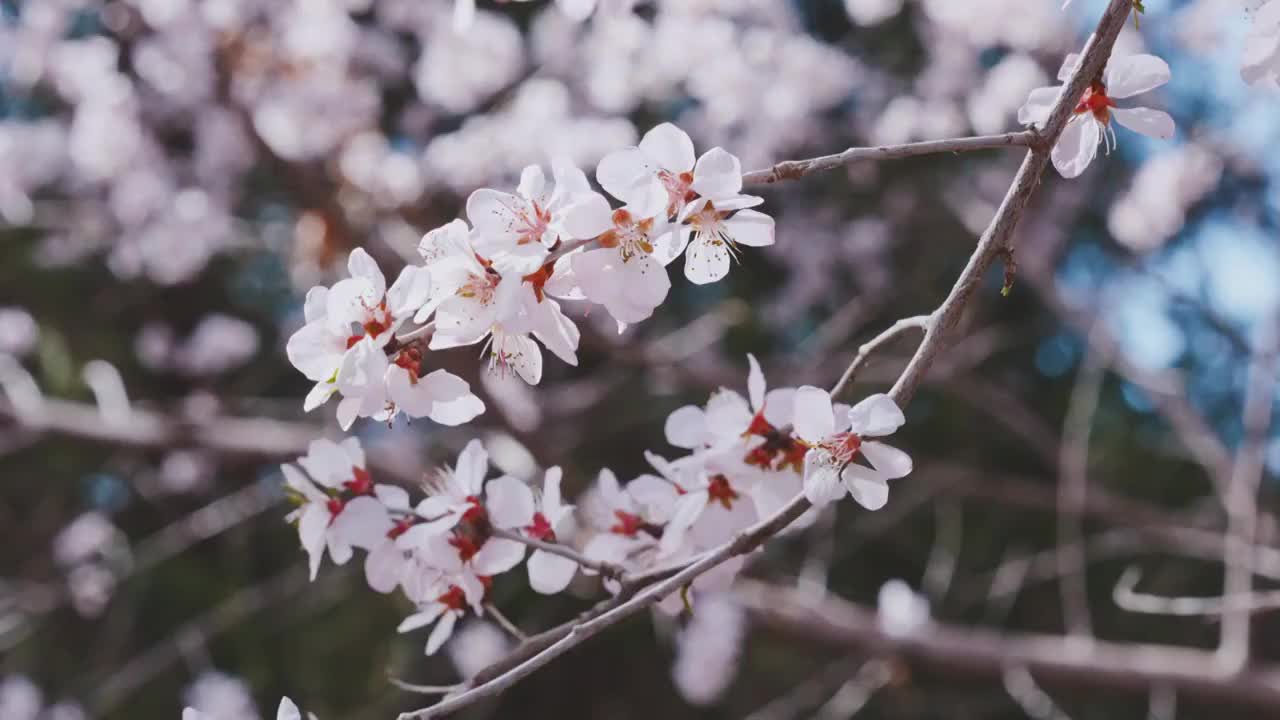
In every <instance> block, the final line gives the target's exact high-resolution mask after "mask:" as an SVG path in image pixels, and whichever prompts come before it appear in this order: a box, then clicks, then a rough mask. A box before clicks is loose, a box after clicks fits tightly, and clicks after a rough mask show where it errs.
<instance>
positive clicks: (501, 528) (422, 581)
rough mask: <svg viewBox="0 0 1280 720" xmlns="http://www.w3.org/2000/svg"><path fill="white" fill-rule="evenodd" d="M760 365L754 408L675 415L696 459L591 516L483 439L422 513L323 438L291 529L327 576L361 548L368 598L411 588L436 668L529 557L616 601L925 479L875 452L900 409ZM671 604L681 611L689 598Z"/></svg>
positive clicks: (356, 447) (658, 474) (884, 450)
mask: <svg viewBox="0 0 1280 720" xmlns="http://www.w3.org/2000/svg"><path fill="white" fill-rule="evenodd" d="M748 361H749V363H750V366H751V369H750V373H749V375H748V380H747V388H748V391H747V397H745V398H744V397H743V396H742V395H740V394H738V393H737V392H734V391H732V390H726V389H722V390H720V391H718V392H716V393H715V394H713V395H712V396H711V398H710V400H709V401H708V402H707V404H706V405H705V406H703V407H696V406H687V407H682V408H680V409H678V410H676V411H675V412H673V413H672V414H671V415H670V416H669V417H668V419H667V423H666V435H667V439H668V441H669V442H671V444H673V445H675V446H677V447H679V448H682V449H684V450H687V451H689V452H688V454H687V455H684V456H682V457H680V458H678V459H675V460H667V459H665V458H663V457H661V456H659V455H657V454H654V453H648V454H647V457H648V459H649V462H650V464H651V465H652V466H653V469H654V473H653V474H645V475H641V476H639V477H637V478H635V479H633V480H631V481H630V482H628V483H627V484H626V485H625V486H623V485H621V484H620V483H619V482H618V480H617V477H616V476H615V475H614V473H613V472H612V471H610V470H608V469H603V470H601V471H600V473H599V475H598V477H597V480H596V484H595V486H594V487H593V488H591V489H589V490H588V491H587V493H586V494H585V495H584V499H583V510H582V512H581V513H580V514H576V513H575V506H574V505H571V504H567V503H566V502H565V501H564V498H563V495H562V494H561V470H560V468H557V467H553V468H550V469H548V470H547V471H546V473H545V475H544V476H543V478H542V482H541V483H540V484H539V486H538V487H536V488H535V487H531V486H530V485H529V484H527V483H526V482H524V481H522V480H520V479H517V478H514V477H510V476H506V475H504V476H501V477H497V478H492V479H490V478H489V477H488V475H489V459H488V453H487V452H486V451H485V449H484V447H483V446H482V445H481V443H480V442H479V441H478V440H472V441H471V442H470V443H469V444H468V445H467V446H466V447H465V448H464V449H463V450H462V452H461V453H460V454H459V456H458V459H457V463H456V465H455V466H454V467H452V468H448V467H446V468H442V469H440V470H438V471H437V472H435V473H434V474H433V475H432V476H431V477H430V478H429V480H428V481H427V482H425V483H424V484H423V486H422V490H423V492H424V493H425V497H424V498H422V499H421V500H419V501H417V502H414V501H413V500H411V498H410V495H409V493H408V492H407V491H406V490H405V489H404V488H401V487H397V486H393V485H384V484H376V483H374V482H373V478H372V475H371V473H370V472H369V470H368V468H367V465H366V463H365V456H364V452H363V450H362V448H361V447H360V444H359V441H358V440H357V439H355V438H348V439H347V440H344V441H343V442H342V443H340V444H339V443H334V442H332V441H329V440H316V441H315V442H313V443H312V444H311V447H310V448H309V452H308V453H307V455H306V456H304V457H302V458H300V459H299V460H298V463H297V465H292V464H289V465H285V466H284V467H283V470H284V474H285V481H286V483H287V485H288V487H289V488H290V490H291V491H292V496H293V499H294V500H295V502H296V503H297V504H298V508H297V509H296V510H294V511H293V513H292V514H291V515H290V516H289V518H290V519H291V520H293V521H296V523H297V527H298V534H299V536H300V538H301V540H302V546H303V548H304V549H305V550H306V552H307V554H308V555H309V556H310V560H311V571H312V577H313V578H314V576H315V572H316V570H317V569H318V568H319V565H320V563H321V561H322V560H323V558H324V556H325V554H326V553H327V554H328V555H329V556H330V557H331V558H332V559H333V561H334V562H335V563H337V564H343V563H345V562H347V561H348V560H350V559H351V557H352V556H353V549H355V548H359V549H361V550H364V551H365V552H366V555H365V577H366V580H367V581H368V584H369V586H370V587H371V588H372V589H374V590H375V591H377V592H382V593H388V592H392V591H394V590H396V589H397V588H398V589H400V590H401V591H403V592H404V594H405V595H406V597H408V598H409V599H410V600H411V601H412V602H413V603H414V605H415V606H416V608H417V611H416V612H415V613H413V614H412V615H410V616H409V617H408V618H406V619H405V620H404V622H403V623H401V625H400V631H401V632H408V631H411V630H415V629H418V628H421V627H424V626H427V625H434V629H433V630H432V632H431V634H430V637H429V639H428V640H427V647H426V650H427V653H428V654H433V653H435V652H436V650H438V649H439V648H440V647H441V646H442V645H443V644H444V642H445V641H446V640H447V639H448V638H449V637H450V635H451V634H452V633H453V629H454V627H455V625H456V624H457V623H458V621H459V620H461V619H462V618H464V617H466V616H467V615H468V614H469V613H475V614H477V615H482V614H483V613H484V611H485V604H486V597H487V594H488V591H489V587H490V585H491V582H492V579H493V577H494V576H496V575H499V574H501V573H505V572H508V571H510V570H512V569H514V568H515V567H516V566H517V565H519V564H520V563H521V561H523V560H525V559H526V552H527V551H528V549H529V547H530V546H532V547H533V548H534V549H533V551H532V553H530V554H529V555H528V561H527V563H526V570H527V573H528V579H529V584H530V586H531V587H532V588H533V589H534V590H535V591H537V592H539V593H544V594H552V593H557V592H560V591H561V590H564V589H565V588H566V587H567V586H568V585H569V583H570V582H572V580H573V579H574V577H575V576H576V574H577V573H578V571H579V570H582V571H583V572H584V573H585V574H595V573H598V572H602V571H605V570H608V571H609V572H608V576H607V577H606V578H605V581H606V586H607V587H609V588H610V589H616V588H617V587H618V585H617V581H618V580H619V576H620V575H622V574H624V573H637V572H643V571H645V570H649V569H653V568H654V567H658V566H660V565H664V564H670V563H675V562H679V561H682V560H687V559H690V558H693V557H695V556H696V555H698V554H699V553H702V552H704V551H707V550H710V549H713V548H715V547H718V546H719V545H721V544H723V543H725V542H727V541H728V540H730V539H731V538H732V536H733V535H734V534H735V533H736V532H738V531H740V530H742V529H744V528H747V527H749V526H750V525H752V524H754V523H756V522H757V521H759V520H760V519H762V518H764V517H767V516H769V515H771V514H773V513H774V512H775V511H776V510H778V509H779V508H780V507H782V505H784V504H785V503H786V502H787V501H789V500H790V499H792V498H793V497H795V496H796V495H797V494H798V493H800V492H802V491H803V492H804V493H805V495H806V496H807V497H809V499H810V500H812V501H813V502H814V503H827V502H830V501H832V500H835V499H838V498H839V497H841V496H842V495H843V494H844V489H846V488H847V490H848V493H849V494H851V495H852V496H853V497H854V499H855V500H857V501H858V502H859V503H861V504H862V505H864V506H865V507H867V508H869V509H877V508H879V507H881V506H883V505H884V503H885V502H886V501H887V498H888V485H887V481H888V480H890V479H893V478H898V477H902V476H904V475H906V474H907V473H908V472H910V471H911V459H910V458H909V457H907V456H906V454H905V453H903V452H901V451H899V450H895V449H893V448H891V447H889V446H887V445H884V444H883V443H880V442H877V441H874V440H871V439H870V438H872V437H876V436H881V435H886V434H889V433H891V432H893V431H894V430H895V429H897V428H898V427H899V426H900V425H902V423H903V417H902V412H901V411H900V410H899V409H898V407H897V405H896V404H895V403H894V402H893V400H891V399H890V398H889V397H888V396H886V395H873V396H871V397H868V398H866V399H864V400H863V401H862V402H860V403H858V404H857V405H855V406H854V407H852V408H847V407H843V406H839V405H833V404H832V402H831V399H830V397H829V396H828V395H827V393H826V392H824V391H822V390H819V389H817V388H813V387H801V388H799V389H794V388H775V389H773V390H767V388H766V385H765V379H764V375H763V373H762V372H761V371H760V366H759V364H758V363H757V362H756V360H755V358H754V357H751V356H748ZM837 414H838V415H840V416H841V418H842V420H841V421H839V422H837V420H836V415H837ZM845 418H847V419H845ZM860 461H865V463H866V464H862V462H860ZM841 481H843V483H844V484H843V486H842V485H841V484H840V483H841ZM833 488H835V489H834V490H833ZM741 564H742V562H741V559H739V560H738V561H737V562H736V563H734V562H729V563H725V564H723V565H721V566H720V567H719V568H717V569H716V571H713V572H712V573H708V574H706V575H704V576H702V577H701V578H699V580H698V582H697V583H696V584H695V587H696V588H697V589H698V590H709V589H716V588H717V587H723V586H725V585H726V584H727V583H728V582H729V581H731V580H732V579H733V577H734V576H735V574H736V573H737V571H738V569H739V568H740V567H741ZM668 601H669V603H668V605H667V606H668V607H672V606H674V607H676V608H678V607H679V604H678V603H679V598H678V597H673V598H669V599H668Z"/></svg>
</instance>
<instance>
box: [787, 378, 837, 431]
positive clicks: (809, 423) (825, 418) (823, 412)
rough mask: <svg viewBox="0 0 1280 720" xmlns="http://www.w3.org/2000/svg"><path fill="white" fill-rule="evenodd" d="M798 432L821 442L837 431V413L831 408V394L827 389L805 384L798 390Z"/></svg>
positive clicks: (795, 419)
mask: <svg viewBox="0 0 1280 720" xmlns="http://www.w3.org/2000/svg"><path fill="white" fill-rule="evenodd" d="M793 422H794V423H795V429H796V434H797V435H799V436H800V437H801V438H803V439H804V440H807V441H809V442H820V441H822V440H823V439H825V438H827V437H830V436H831V435H832V434H834V433H835V431H836V418H835V413H834V412H833V411H832V410H831V396H830V395H829V394H827V391H826V390H823V389H822V388H816V387H813V386H812V385H805V386H803V387H801V388H799V389H797V390H796V397H795V418H794V420H793Z"/></svg>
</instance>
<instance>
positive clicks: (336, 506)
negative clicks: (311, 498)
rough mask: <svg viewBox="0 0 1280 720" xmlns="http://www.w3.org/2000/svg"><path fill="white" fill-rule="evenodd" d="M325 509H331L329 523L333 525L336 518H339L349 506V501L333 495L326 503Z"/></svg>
mask: <svg viewBox="0 0 1280 720" xmlns="http://www.w3.org/2000/svg"><path fill="white" fill-rule="evenodd" d="M324 506H325V509H327V510H328V511H329V524H330V525H332V524H333V521H334V520H337V519H338V515H340V514H341V513H342V511H343V510H344V509H345V508H346V507H347V502H346V501H345V500H343V499H342V498H336V497H331V498H329V500H328V501H327V502H325V504H324Z"/></svg>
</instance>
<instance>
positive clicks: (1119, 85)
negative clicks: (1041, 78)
mask: <svg viewBox="0 0 1280 720" xmlns="http://www.w3.org/2000/svg"><path fill="white" fill-rule="evenodd" d="M1079 64H1080V56H1079V55H1078V54H1071V55H1068V56H1067V58H1066V60H1065V61H1064V62H1063V63H1062V68H1061V69H1060V70H1059V71H1058V79H1059V80H1061V81H1063V82H1066V81H1067V80H1069V79H1070V78H1071V75H1072V74H1073V73H1074V72H1075V69H1076V67H1077V66H1078V65H1079ZM1167 82H1169V65H1168V63H1166V62H1165V61H1164V60H1161V59H1160V58H1158V57H1156V56H1155V55H1129V56H1121V57H1112V58H1111V61H1110V62H1109V63H1108V64H1107V68H1106V70H1104V71H1103V73H1102V76H1101V77H1100V78H1095V79H1094V80H1093V81H1092V82H1091V83H1090V84H1089V87H1088V88H1086V89H1085V91H1084V95H1083V96H1082V97H1081V98H1080V101H1079V102H1078V103H1076V106H1075V108H1074V109H1073V110H1072V114H1071V117H1070V119H1068V121H1067V125H1066V127H1065V128H1063V130H1062V135H1060V136H1059V137H1058V142H1057V143H1055V144H1054V146H1053V151H1052V152H1051V154H1050V157H1051V158H1052V159H1053V166H1054V167H1055V168H1057V169H1058V172H1059V173H1061V175H1062V176H1063V177H1065V178H1074V177H1078V176H1079V175H1080V173H1083V172H1084V170H1085V168H1087V167H1089V163H1091V162H1093V158H1094V157H1095V156H1096V155H1097V153H1098V145H1099V144H1103V145H1104V146H1105V147H1106V149H1107V151H1108V152H1110V150H1111V149H1112V148H1114V147H1115V144H1116V139H1115V128H1114V127H1112V126H1111V120H1112V119H1114V120H1115V121H1116V122H1118V123H1120V124H1121V125H1123V126H1125V127H1127V128H1129V129H1130V130H1132V131H1134V132H1136V133H1140V134H1142V135H1147V136H1149V137H1155V138H1160V139H1162V140H1168V139H1169V138H1172V137H1173V132H1174V125H1173V118H1172V117H1170V116H1169V114H1168V113H1166V112H1164V111H1162V110H1153V109H1151V108H1147V107H1134V108H1122V107H1119V106H1117V105H1116V102H1115V101H1116V100H1123V99H1125V98H1128V97H1132V96H1134V95H1138V94H1140V93H1144V92H1147V91H1148V90H1154V89H1155V88H1158V87H1160V86H1161V85H1164V84H1165V83H1167ZM1061 91H1062V86H1057V87H1042V88H1036V89H1035V90H1032V91H1031V95H1030V96H1029V97H1028V98H1027V102H1026V103H1025V104H1024V105H1023V106H1022V107H1021V108H1020V109H1019V110H1018V122H1020V123H1022V124H1024V125H1038V126H1041V127H1043V126H1044V123H1045V122H1046V121H1048V119H1049V114H1050V113H1051V112H1052V111H1053V106H1054V103H1056V102H1057V99H1058V95H1059V94H1060V93H1061Z"/></svg>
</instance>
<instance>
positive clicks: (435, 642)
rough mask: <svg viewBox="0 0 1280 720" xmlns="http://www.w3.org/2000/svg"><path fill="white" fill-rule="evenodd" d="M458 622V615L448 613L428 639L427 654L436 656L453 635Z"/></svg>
mask: <svg viewBox="0 0 1280 720" xmlns="http://www.w3.org/2000/svg"><path fill="white" fill-rule="evenodd" d="M457 622H458V614H457V613H454V612H447V613H445V614H444V616H443V617H441V618H440V621H439V622H437V623H436V626H435V627H434V628H432V630H431V635H430V636H429V637H428V638H427V654H428V655H435V654H436V651H437V650H439V649H440V646H441V645H444V643H445V641H446V640H448V639H449V638H450V637H451V636H452V635H453V626H454V624H456V623H457Z"/></svg>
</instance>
